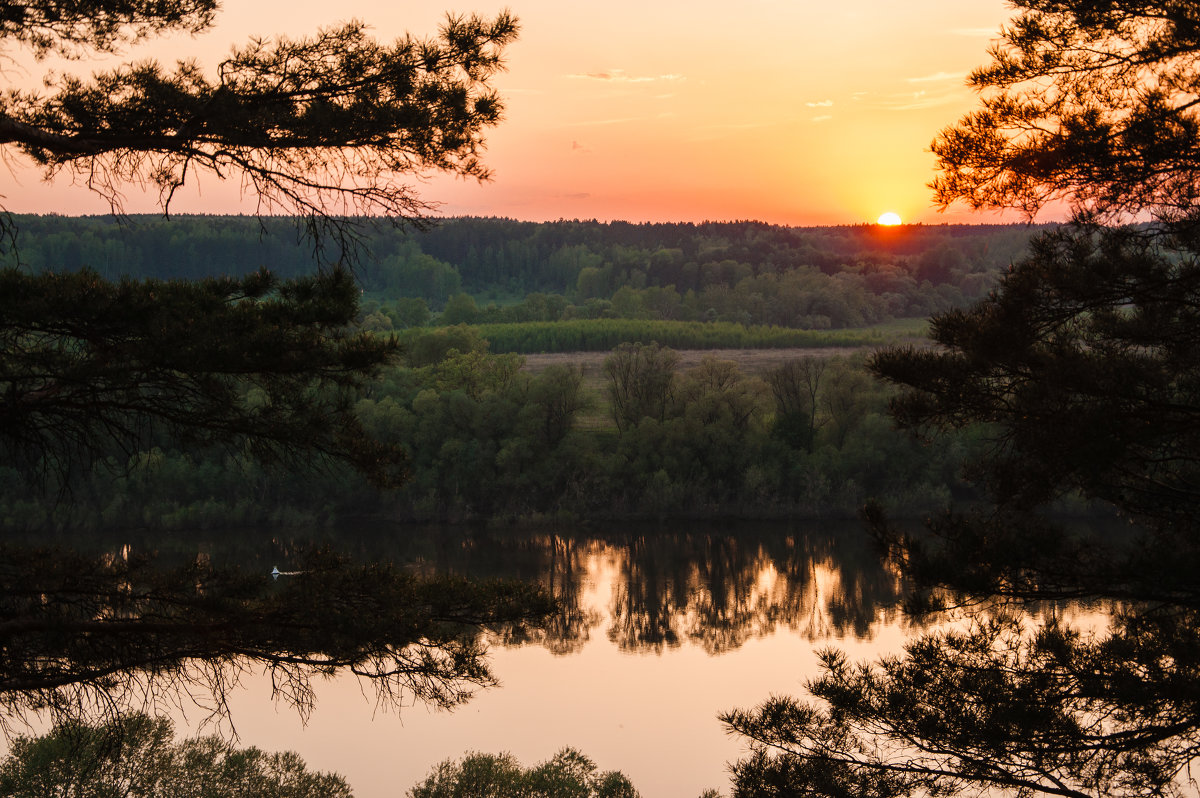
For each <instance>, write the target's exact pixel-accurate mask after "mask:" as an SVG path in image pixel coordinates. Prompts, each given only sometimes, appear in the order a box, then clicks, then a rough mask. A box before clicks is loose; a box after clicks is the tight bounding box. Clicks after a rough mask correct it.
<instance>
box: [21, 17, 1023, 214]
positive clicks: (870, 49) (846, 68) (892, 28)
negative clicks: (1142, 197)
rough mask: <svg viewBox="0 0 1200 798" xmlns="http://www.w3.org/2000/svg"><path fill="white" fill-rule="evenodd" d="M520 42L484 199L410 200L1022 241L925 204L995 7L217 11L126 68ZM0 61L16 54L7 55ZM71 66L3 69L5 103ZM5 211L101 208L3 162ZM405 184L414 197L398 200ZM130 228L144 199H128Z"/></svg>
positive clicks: (204, 195) (241, 204)
mask: <svg viewBox="0 0 1200 798" xmlns="http://www.w3.org/2000/svg"><path fill="white" fill-rule="evenodd" d="M503 8H509V9H510V10H511V11H512V12H513V13H515V14H516V15H517V17H518V18H519V19H520V22H521V36H520V39H519V40H518V41H517V42H516V43H514V44H513V45H512V46H511V47H510V48H509V50H508V57H507V67H508V68H507V71H506V72H505V73H503V74H501V75H499V76H498V77H497V78H495V80H494V83H495V86H496V87H497V89H499V91H500V92H501V94H502V96H503V97H504V99H505V103H506V109H507V110H506V114H505V119H504V121H503V122H501V123H500V125H499V126H498V127H497V128H495V129H493V130H492V131H491V132H490V133H489V134H488V136H487V139H488V150H487V152H486V154H485V162H486V163H487V165H488V166H489V167H490V168H491V169H492V170H493V177H492V180H490V181H489V182H487V183H485V184H482V185H481V184H478V183H476V182H475V181H473V180H472V181H464V180H461V179H457V178H452V177H449V176H438V175H433V176H426V177H423V178H422V179H421V180H420V182H418V183H416V184H415V185H416V186H417V189H418V191H419V193H420V195H421V197H422V198H423V199H425V200H428V201H432V202H435V203H437V204H438V205H439V207H440V212H441V213H442V214H445V215H482V216H504V217H509V218H516V219H523V220H530V221H545V220H554V219H600V220H602V221H607V220H615V219H622V220H629V221H638V222H642V221H651V222H660V221H692V222H699V221H706V220H713V221H732V220H746V219H753V220H759V221H765V222H770V223H775V224H786V225H827V224H858V223H863V222H874V221H875V220H876V219H877V218H878V217H879V215H880V214H883V213H885V212H893V213H896V214H899V216H900V217H901V218H902V219H903V220H904V221H905V222H920V223H926V224H938V223H943V222H950V223H957V222H997V221H1019V220H1020V217H1019V216H1017V215H1015V214H1007V215H1004V214H996V213H994V212H993V213H986V214H980V213H970V212H968V211H967V210H966V209H965V208H958V207H952V208H951V209H950V210H949V211H948V212H946V213H939V212H938V211H937V210H936V209H935V208H934V207H933V204H932V195H931V192H930V190H929V188H928V187H927V184H928V182H929V181H930V180H931V179H932V178H933V176H934V167H935V163H934V158H933V156H932V154H931V153H930V152H929V145H930V142H931V141H932V140H933V138H934V136H935V135H936V134H937V132H938V131H939V130H941V129H942V128H944V127H946V126H948V125H951V124H953V123H954V122H955V121H957V120H958V119H959V117H961V116H962V115H963V114H965V113H967V112H968V111H970V110H971V109H972V108H973V107H974V105H975V103H976V96H975V95H974V93H973V92H972V91H971V90H970V89H969V88H967V87H966V85H965V79H966V75H967V73H968V72H969V71H970V70H971V69H972V68H973V67H975V66H978V65H980V64H983V63H985V62H986V60H987V47H988V45H989V43H990V42H992V41H994V40H995V39H996V36H997V34H998V31H999V29H1000V26H1001V25H1003V24H1004V23H1005V22H1006V21H1007V20H1008V19H1009V18H1010V16H1011V13H1012V12H1011V9H1010V8H1009V7H1008V6H1007V4H1006V3H1005V2H1003V1H1002V0H909V2H898V1H897V0H819V1H818V0H740V2H736V3H731V2H714V1H713V0H689V2H682V1H681V0H680V1H677V0H639V1H634V0H608V1H607V2H605V3H593V2H564V0H513V2H511V3H500V2H498V3H494V4H493V3H490V2H483V1H481V0H476V2H475V4H474V5H455V4H453V3H452V1H451V0H413V1H412V2H394V1H393V2H386V3H385V2H380V1H379V0H340V1H339V2H337V3H330V2H328V0H322V1H321V2H317V1H315V0H290V1H289V2H278V1H277V0H225V7H224V8H223V9H222V10H221V12H220V15H219V17H218V20H217V24H216V25H215V26H214V27H213V28H212V29H211V30H209V31H207V32H206V33H204V34H202V35H200V36H197V37H188V36H171V37H169V38H167V39H163V40H159V41H153V42H150V43H148V44H145V45H142V46H139V47H137V48H135V49H133V50H132V51H131V52H129V53H127V54H126V59H128V58H131V57H132V58H139V59H141V58H158V59H160V60H163V61H167V62H170V61H173V60H174V59H176V58H184V57H194V58H196V59H198V60H199V61H200V63H202V64H205V65H210V66H215V64H216V63H217V62H218V61H219V60H220V59H221V58H222V57H223V56H224V55H225V54H226V53H227V52H228V50H229V48H230V47H231V46H233V45H235V44H244V43H245V42H246V41H247V39H248V38H249V37H250V36H252V35H259V36H268V37H269V36H273V35H278V34H285V35H289V36H303V35H306V34H311V33H313V32H315V31H316V30H317V29H319V28H320V27H323V26H329V25H333V24H336V23H338V22H340V21H344V20H346V19H350V18H357V19H362V20H365V21H366V22H367V23H369V24H370V25H371V26H372V28H373V31H374V34H375V35H376V36H377V37H378V38H379V39H381V40H390V39H393V38H396V37H398V36H400V35H402V34H403V33H404V32H406V31H408V32H411V33H413V34H415V35H425V34H431V33H434V32H435V31H436V30H437V27H438V25H439V23H440V22H441V21H442V20H443V19H444V16H445V14H446V12H447V11H453V12H458V13H467V12H478V13H480V14H484V15H491V14H495V13H496V12H497V11H499V10H501V9H503ZM10 55H11V54H10ZM98 66H101V64H99V63H96V62H90V61H82V62H75V63H71V64H67V65H61V64H46V63H34V62H32V60H30V59H25V60H21V59H20V58H19V57H18V58H16V59H15V60H12V61H11V62H10V63H9V64H8V65H7V66H6V67H5V70H4V73H5V75H6V77H7V78H8V79H9V82H10V83H20V82H21V81H36V80H37V79H39V78H40V75H41V74H42V73H43V72H44V71H45V70H46V69H47V68H56V69H60V70H62V71H67V72H75V73H87V72H90V71H92V70H93V69H95V68H97V67H98ZM4 164H5V165H6V167H7V171H6V172H5V171H0V194H2V195H3V203H4V204H5V205H6V206H7V207H8V209H9V210H12V211H17V212H35V213H46V212H57V213H67V214H76V213H104V212H107V211H108V206H107V204H106V203H105V202H104V201H102V200H100V199H99V198H97V197H95V196H94V195H91V194H90V193H89V192H88V190H87V189H86V188H84V187H80V186H72V185H71V184H70V181H69V180H67V179H63V178H60V179H58V180H57V181H55V182H54V183H52V184H50V185H47V184H45V183H44V182H43V181H42V179H41V176H40V173H38V172H36V171H33V170H31V169H29V168H27V167H25V166H23V165H22V163H21V162H20V160H19V158H17V157H15V155H14V153H6V157H5V159H4ZM408 182H411V181H408ZM240 195H241V190H240V184H239V183H238V181H236V180H230V181H225V182H222V181H220V180H217V179H216V178H214V177H212V176H201V177H200V178H198V179H197V180H196V181H193V183H192V184H191V185H190V186H188V188H187V189H186V190H185V191H184V192H183V193H182V195H181V196H180V197H179V198H178V199H177V200H176V202H175V204H174V205H173V207H172V210H173V211H175V212H203V213H239V212H252V211H253V207H254V206H253V202H252V201H251V199H250V198H248V197H244V196H240ZM125 209H126V210H127V211H129V212H153V211H155V210H156V206H155V195H153V194H143V193H142V192H141V191H140V190H139V189H138V188H137V187H131V188H130V190H129V192H128V193H127V195H126V207H125Z"/></svg>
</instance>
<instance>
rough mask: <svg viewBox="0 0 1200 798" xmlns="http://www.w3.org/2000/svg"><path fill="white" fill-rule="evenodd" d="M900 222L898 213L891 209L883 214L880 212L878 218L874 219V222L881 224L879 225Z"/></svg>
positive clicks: (886, 225) (889, 225)
mask: <svg viewBox="0 0 1200 798" xmlns="http://www.w3.org/2000/svg"><path fill="white" fill-rule="evenodd" d="M900 223H901V222H900V214H898V213H892V212H891V211H888V212H887V213H884V214H880V216H879V219H878V220H876V222H875V224H881V225H884V226H885V227H893V226H895V225H898V224H900Z"/></svg>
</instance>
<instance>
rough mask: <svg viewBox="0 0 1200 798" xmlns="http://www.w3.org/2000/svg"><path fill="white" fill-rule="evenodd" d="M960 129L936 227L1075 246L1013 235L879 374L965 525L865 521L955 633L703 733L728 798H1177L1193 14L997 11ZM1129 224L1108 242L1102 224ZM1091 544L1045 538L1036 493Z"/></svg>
mask: <svg viewBox="0 0 1200 798" xmlns="http://www.w3.org/2000/svg"><path fill="white" fill-rule="evenodd" d="M1014 5H1016V6H1017V7H1018V8H1019V9H1020V10H1021V11H1020V14H1019V16H1018V17H1017V19H1016V20H1015V21H1014V22H1013V23H1012V24H1011V25H1010V26H1009V27H1008V28H1006V29H1005V31H1004V36H1003V41H1002V42H1001V44H1000V45H999V46H998V47H997V48H995V49H994V51H993V53H992V55H993V61H992V63H991V64H990V65H989V66H987V67H984V68H982V69H980V70H977V71H976V72H975V73H974V74H973V76H972V82H973V84H974V85H975V86H976V87H978V88H980V89H981V90H983V91H984V92H985V93H984V97H983V100H982V106H981V110H979V111H978V112H976V113H974V114H972V115H970V116H968V117H966V118H965V119H964V120H962V121H961V122H960V123H959V125H957V126H955V127H953V128H949V129H947V130H946V131H943V133H942V134H941V135H940V136H939V137H938V139H937V141H935V143H934V151H935V153H936V154H937V155H938V158H939V160H940V165H941V167H942V171H941V175H940V176H939V178H938V179H937V181H935V183H934V189H935V191H936V193H937V198H938V200H939V201H940V202H942V203H943V204H949V203H950V202H952V201H956V200H964V201H966V202H967V203H969V204H972V205H974V206H976V207H998V206H1009V205H1015V206H1017V207H1021V208H1024V209H1026V210H1028V211H1031V212H1032V211H1035V210H1036V209H1037V208H1039V207H1041V206H1042V205H1043V204H1044V203H1046V202H1048V201H1050V200H1053V199H1066V200H1069V201H1070V202H1071V203H1072V204H1073V205H1074V206H1075V208H1076V210H1077V212H1078V217H1077V219H1076V222H1075V224H1074V225H1072V226H1069V227H1067V228H1064V229H1063V230H1061V231H1057V232H1050V233H1046V234H1043V235H1041V236H1040V237H1039V238H1037V239H1035V241H1034V243H1033V249H1032V252H1031V254H1030V255H1029V256H1028V257H1027V258H1026V259H1024V260H1022V261H1021V262H1019V263H1017V264H1016V265H1015V266H1014V267H1013V268H1012V270H1011V271H1010V273H1009V274H1008V275H1007V276H1006V277H1005V278H1004V279H1003V280H1002V282H1001V284H1000V285H999V287H998V288H997V289H996V290H995V291H994V292H993V293H992V294H991V295H990V296H989V297H988V298H987V299H986V300H984V301H982V302H980V303H979V304H978V305H976V306H975V307H973V308H971V309H969V310H965V311H961V312H951V313H946V314H942V315H939V316H937V317H935V318H934V320H933V323H932V331H931V336H932V338H933V340H934V341H935V342H936V343H937V344H938V346H937V347H934V348H928V349H898V350H890V351H884V352H882V353H879V354H878V355H876V356H875V358H874V360H873V363H872V367H873V369H874V371H875V372H876V373H877V374H878V375H879V376H881V377H882V378H884V379H886V380H889V381H892V382H894V383H896V384H898V385H900V386H902V387H903V388H904V389H905V390H904V392H903V393H902V394H901V395H900V396H899V398H898V399H897V400H896V401H895V403H894V406H893V412H894V415H895V417H896V419H897V420H898V421H899V422H900V423H901V424H902V425H904V426H907V427H909V428H910V429H913V430H914V431H916V432H919V433H922V434H931V433H936V432H937V431H939V430H942V429H950V428H961V427H966V426H976V425H979V426H980V427H981V428H982V430H983V431H984V432H985V433H986V434H987V435H988V436H989V439H990V448H989V449H988V451H987V453H986V454H985V456H984V457H983V458H982V459H980V460H979V461H978V462H975V463H973V464H972V465H971V473H972V475H973V477H974V478H975V479H976V480H977V481H978V482H979V483H980V484H981V485H982V486H984V487H985V488H986V489H987V490H988V491H989V495H990V498H991V505H990V506H989V507H986V508H982V509H979V510H976V511H973V512H948V513H947V514H945V515H944V516H942V517H940V518H937V519H935V520H933V521H932V522H931V523H930V524H929V526H928V529H927V530H925V532H924V533H922V534H911V533H902V532H900V531H897V530H896V529H894V528H893V527H892V525H891V524H890V523H889V522H888V520H887V519H886V518H885V517H883V516H882V514H881V513H879V512H878V511H877V510H871V511H869V512H868V514H867V515H868V521H869V522H870V525H871V527H872V529H873V531H874V532H875V534H876V537H877V539H878V540H879V542H880V543H881V544H882V546H883V547H884V549H885V551H886V552H887V553H888V555H889V556H890V557H891V558H892V559H893V561H895V562H896V563H897V564H898V565H899V566H900V567H901V568H902V570H903V571H904V573H905V574H906V575H907V576H908V577H909V578H910V579H911V581H912V584H913V592H912V594H911V596H910V599H909V602H908V608H909V609H910V610H911V611H913V612H917V613H924V612H929V611H931V610H937V609H946V608H951V607H952V608H956V609H957V611H958V612H960V613H962V612H965V613H967V618H968V620H964V621H963V622H961V623H960V624H959V625H957V626H954V627H951V628H950V630H948V631H936V632H930V633H926V634H924V635H922V636H920V637H918V638H916V639H915V640H914V641H912V642H911V643H910V644H908V645H907V646H906V648H905V651H904V652H903V653H902V654H900V655H897V656H893V657H888V658H884V659H882V660H880V661H878V662H876V663H862V664H858V665H855V664H852V663H849V662H847V660H846V659H845V657H844V656H843V655H842V654H840V653H838V652H836V651H829V652H826V653H825V654H824V657H823V662H824V666H825V667H824V671H823V673H822V675H821V676H820V677H819V678H817V679H815V680H814V681H812V682H811V683H810V684H809V692H810V693H811V696H812V699H813V700H811V701H800V700H796V699H793V698H774V699H771V700H769V701H767V702H766V703H764V704H763V705H761V706H760V707H758V708H756V709H753V710H736V711H732V712H729V713H727V714H726V715H725V716H724V720H725V722H726V723H727V724H728V725H729V727H730V729H731V730H732V731H734V732H736V733H739V734H742V735H745V736H746V737H747V738H748V739H749V740H750V741H751V744H752V748H753V755H752V756H750V757H749V758H747V759H745V760H743V761H741V762H739V763H737V765H736V766H735V769H734V777H735V794H736V795H739V796H757V795H792V794H798V793H802V794H811V795H830V796H832V795H863V796H902V795H953V794H978V793H990V792H994V791H1000V792H1011V793H1012V794H1017V795H1033V794H1046V795H1063V796H1135V795H1168V796H1169V795H1182V794H1186V793H1188V791H1189V790H1191V789H1194V783H1192V782H1191V779H1192V776H1191V772H1190V769H1191V767H1192V765H1193V762H1194V760H1195V758H1196V755H1197V753H1198V752H1200V690H1198V687H1197V685H1200V617H1198V615H1197V613H1198V612H1200V603H1198V601H1197V597H1198V596H1200V584H1198V583H1197V578H1196V574H1197V573H1198V571H1197V565H1200V537H1198V535H1197V533H1198V532H1200V529H1197V525H1196V521H1195V517H1196V512H1195V511H1196V507H1197V503H1198V502H1200V488H1198V485H1200V482H1198V481H1197V476H1200V474H1198V472H1197V462H1196V451H1197V448H1198V447H1197V443H1200V441H1197V439H1196V435H1197V425H1196V420H1197V419H1198V418H1200V349H1198V347H1197V344H1198V343H1200V337H1198V335H1200V333H1198V329H1200V325H1198V324H1197V322H1198V321H1200V316H1198V315H1197V313H1198V311H1200V290H1198V283H1197V279H1196V278H1197V274H1198V272H1197V264H1198V262H1200V261H1198V258H1197V256H1198V254H1200V241H1198V240H1197V238H1196V230H1197V229H1200V228H1198V226H1197V222H1198V221H1200V205H1198V204H1197V200H1198V199H1200V193H1198V192H1200V189H1198V186H1200V182H1198V181H1197V177H1198V172H1197V166H1198V165H1200V159H1198V158H1197V143H1198V141H1200V127H1198V125H1197V117H1196V115H1195V113H1196V112H1195V109H1196V103H1197V101H1198V100H1200V86H1198V84H1197V82H1196V67H1197V64H1198V61H1197V59H1198V58H1200V39H1197V36H1196V31H1197V30H1200V10H1198V9H1197V7H1196V6H1195V5H1194V4H1188V3H1167V4H1162V3H1148V2H1139V1H1138V0H1125V1H1122V2H1108V3H1099V4H1097V3H1091V2H1077V1H1076V0H1067V2H1055V3H1042V2H1022V3H1015V4H1014ZM1137 214H1141V217H1140V218H1141V219H1151V220H1152V221H1151V222H1149V223H1141V224H1136V225H1134V226H1102V225H1101V224H1100V223H1099V221H1098V220H1105V221H1107V222H1109V223H1110V224H1111V223H1117V222H1121V221H1127V222H1128V221H1131V220H1134V221H1136V220H1138V218H1139V217H1137V216H1136V215H1137ZM1071 496H1075V497H1082V498H1084V499H1086V500H1088V501H1090V502H1092V503H1094V504H1095V505H1098V506H1100V507H1107V508H1109V509H1110V510H1111V511H1112V512H1114V513H1116V514H1117V515H1118V516H1119V517H1120V518H1121V520H1122V521H1123V522H1124V524H1125V526H1124V528H1123V529H1121V530H1119V531H1117V532H1115V533H1113V532H1111V531H1102V530H1100V529H1097V528H1090V529H1080V528H1078V525H1073V526H1067V525H1065V524H1063V523H1060V522H1056V521H1055V520H1054V517H1053V513H1052V510H1053V509H1054V507H1055V503H1056V502H1057V501H1058V500H1059V499H1060V498H1062V497H1071ZM1035 600H1040V601H1092V602H1097V603H1098V606H1100V607H1102V608H1106V609H1107V613H1108V621H1107V628H1102V629H1097V630H1089V629H1086V628H1075V627H1073V626H1072V625H1071V624H1070V623H1068V622H1065V621H1062V620H1058V619H1051V620H1048V621H1042V622H1035V620H1034V619H1033V618H1032V616H1030V615H1028V614H1026V612H1025V611H1024V610H1025V608H1026V605H1027V604H1028V602H1030V601H1035Z"/></svg>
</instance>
